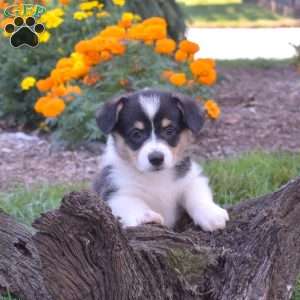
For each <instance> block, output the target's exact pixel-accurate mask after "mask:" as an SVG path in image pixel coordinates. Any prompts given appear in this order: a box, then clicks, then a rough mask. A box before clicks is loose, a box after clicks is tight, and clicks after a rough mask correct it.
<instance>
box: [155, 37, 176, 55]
mask: <svg viewBox="0 0 300 300" xmlns="http://www.w3.org/2000/svg"><path fill="white" fill-rule="evenodd" d="M175 48H176V43H175V41H174V40H172V39H162V40H158V41H157V42H156V46H155V52H157V53H161V54H171V53H172V52H173V51H174V50H175Z"/></svg>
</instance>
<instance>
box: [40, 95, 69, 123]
mask: <svg viewBox="0 0 300 300" xmlns="http://www.w3.org/2000/svg"><path fill="white" fill-rule="evenodd" d="M65 107H66V105H65V102H64V101H63V100H62V99H61V98H58V97H54V98H51V99H49V101H45V103H44V105H43V107H42V114H43V115H44V116H45V117H47V118H54V117H57V116H59V115H60V114H61V113H62V112H63V111H64V110H65Z"/></svg>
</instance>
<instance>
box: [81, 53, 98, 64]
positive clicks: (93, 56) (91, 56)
mask: <svg viewBox="0 0 300 300" xmlns="http://www.w3.org/2000/svg"><path fill="white" fill-rule="evenodd" d="M85 55H86V60H85V62H86V63H87V64H88V65H96V64H98V63H99V62H100V61H101V55H100V53H99V52H98V51H89V52H86V53H85Z"/></svg>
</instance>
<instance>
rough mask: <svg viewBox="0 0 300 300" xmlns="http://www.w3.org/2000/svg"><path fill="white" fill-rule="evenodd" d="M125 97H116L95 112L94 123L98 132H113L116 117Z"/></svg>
mask: <svg viewBox="0 0 300 300" xmlns="http://www.w3.org/2000/svg"><path fill="white" fill-rule="evenodd" d="M125 100H126V97H123V96H122V97H118V98H115V99H113V100H110V101H108V102H106V103H104V104H102V105H101V107H100V108H99V109H98V110H97V112H96V121H97V125H98V127H99V128H100V130H101V131H102V132H103V133H104V134H109V133H111V132H112V131H113V129H114V127H115V126H116V124H117V122H118V116H119V113H120V111H121V110H122V108H123V106H124V101H125Z"/></svg>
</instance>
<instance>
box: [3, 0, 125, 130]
mask: <svg viewBox="0 0 300 300" xmlns="http://www.w3.org/2000/svg"><path fill="white" fill-rule="evenodd" d="M94 2H97V3H98V1H94ZM11 3H12V1H10V2H9V1H7V2H5V3H2V5H1V6H0V16H3V10H4V9H5V8H6V7H7V6H8V5H9V4H11ZM47 3H48V4H47V12H46V13H45V14H44V15H42V16H41V19H40V20H38V21H39V22H42V23H43V24H44V25H45V27H46V31H45V32H43V33H42V34H40V35H39V41H40V44H39V46H38V47H36V48H29V47H26V46H25V47H20V48H14V49H12V47H11V45H10V43H9V40H8V39H9V35H8V34H6V33H5V32H4V30H3V28H4V26H5V25H6V24H7V23H10V22H12V21H13V19H12V18H4V17H2V19H0V48H1V51H0V64H1V68H0V78H1V80H0V118H2V119H3V118H4V119H6V120H7V121H8V122H9V123H12V125H23V124H25V125H26V126H30V127H35V126H36V125H37V124H39V122H41V121H42V118H41V117H40V116H39V115H38V114H36V113H35V112H34V110H33V106H34V103H35V100H36V98H37V97H38V96H39V92H38V90H37V89H35V88H34V89H33V88H30V89H24V88H23V87H22V85H21V82H22V81H23V80H24V79H26V78H27V77H28V76H29V77H33V78H34V79H38V78H39V77H44V76H46V75H47V74H48V73H49V72H50V71H51V69H52V68H54V66H55V64H56V61H57V60H58V59H59V58H60V57H61V56H66V55H69V54H70V53H71V51H72V49H73V47H74V45H75V43H76V42H77V41H78V40H79V39H84V38H87V37H89V36H92V35H94V34H96V32H98V31H99V30H101V28H104V27H105V26H106V25H108V24H110V23H111V22H116V21H117V20H118V19H119V18H120V14H121V11H120V8H119V7H112V8H111V9H110V13H108V12H107V11H106V9H105V7H104V6H103V5H101V4H100V3H98V6H97V7H93V8H91V10H89V11H86V10H85V11H86V12H87V13H88V17H87V18H85V19H84V20H78V19H76V18H75V17H74V14H75V13H76V12H80V11H81V9H80V5H82V4H84V2H78V1H67V0H59V5H58V6H53V2H51V1H47ZM88 3H90V2H88ZM82 8H84V7H82ZM30 13H31V12H30V11H27V14H26V15H22V14H21V15H22V16H24V17H27V16H29V15H30Z"/></svg>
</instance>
